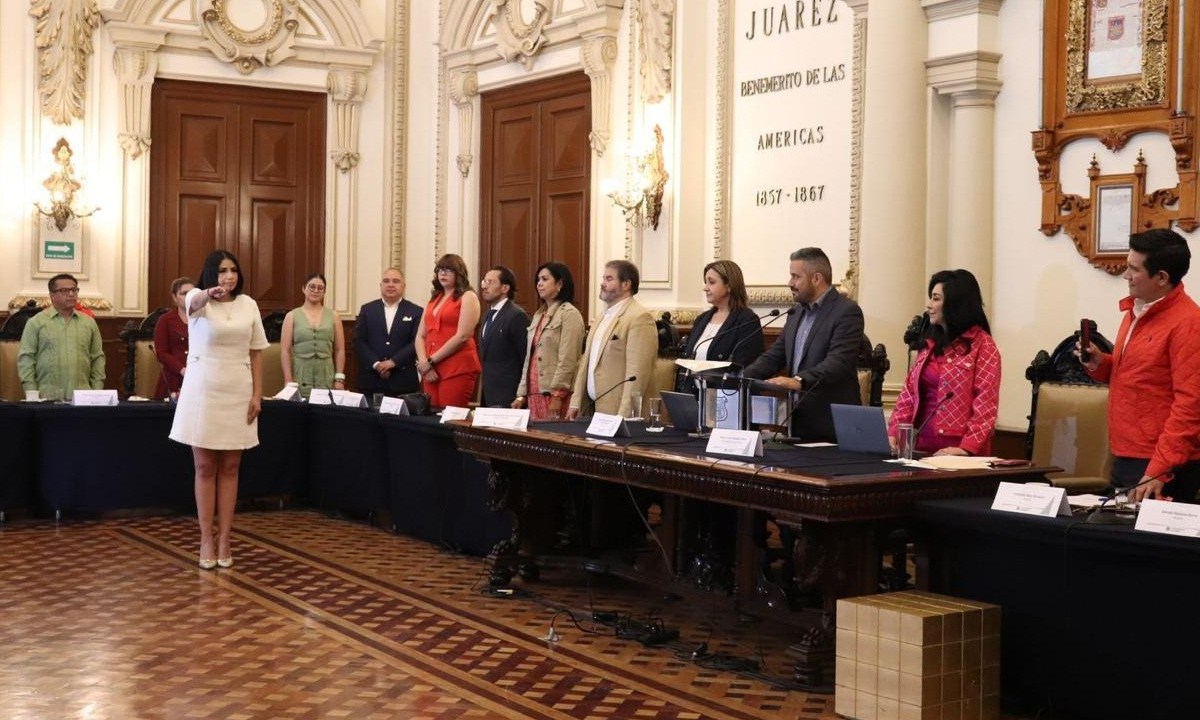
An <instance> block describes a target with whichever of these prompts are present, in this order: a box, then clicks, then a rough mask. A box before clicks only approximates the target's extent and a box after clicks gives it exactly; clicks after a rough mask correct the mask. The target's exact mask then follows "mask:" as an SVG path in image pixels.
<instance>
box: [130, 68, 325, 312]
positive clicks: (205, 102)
mask: <svg viewBox="0 0 1200 720" xmlns="http://www.w3.org/2000/svg"><path fill="white" fill-rule="evenodd" d="M325 104H326V99H325V96H324V95H321V94H318V93H302V92H293V91H280V90H266V89H260V88H248V87H241V86H232V85H218V84H212V83H191V82H180V81H172V80H160V81H156V82H155V87H154V100H153V110H152V115H153V119H152V132H153V137H154V138H155V143H154V152H153V153H152V154H151V163H152V164H151V178H152V181H151V191H150V227H151V234H150V278H149V281H150V284H149V290H150V304H151V306H155V305H158V304H160V303H161V302H162V300H160V298H165V297H166V287H167V286H168V285H169V284H170V281H171V279H172V278H174V277H176V276H179V275H190V276H194V275H195V274H196V273H198V272H199V271H200V267H201V263H202V262H203V260H204V256H205V255H207V254H208V253H210V252H212V251H213V250H214V249H216V248H225V249H228V250H230V251H232V252H233V253H234V254H236V255H237V256H238V260H239V261H240V262H241V264H242V269H243V270H244V271H245V273H246V279H247V290H248V292H249V293H250V294H251V295H252V296H253V297H254V298H255V299H256V300H257V301H258V303H259V306H260V307H262V309H263V310H277V309H287V308H291V307H294V306H295V305H296V304H297V302H298V301H299V292H300V286H301V285H302V284H303V279H304V276H305V275H306V274H308V273H309V272H313V271H317V270H322V269H323V268H322V267H321V264H322V262H323V258H324V226H325V213H324V195H325V173H324V167H325V166H324V155H325Z"/></svg>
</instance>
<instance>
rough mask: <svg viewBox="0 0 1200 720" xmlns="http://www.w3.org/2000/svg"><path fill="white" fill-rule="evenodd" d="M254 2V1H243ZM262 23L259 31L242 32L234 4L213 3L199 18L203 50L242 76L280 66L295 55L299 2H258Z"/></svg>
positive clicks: (229, 0) (228, 1)
mask: <svg viewBox="0 0 1200 720" xmlns="http://www.w3.org/2000/svg"><path fill="white" fill-rule="evenodd" d="M242 1H243V2H250V3H252V2H254V1H255V0H242ZM257 2H259V3H261V4H262V10H263V13H262V15H263V19H262V21H261V22H260V23H259V25H258V27H252V28H243V27H240V26H239V25H238V24H237V21H236V20H234V18H233V17H232V16H231V15H230V12H229V7H230V5H231V4H232V0H212V7H210V8H209V9H208V10H205V11H204V12H203V13H202V14H201V16H200V32H201V33H203V34H204V41H203V42H202V43H200V44H201V45H202V46H204V47H206V48H208V49H209V50H210V51H212V53H213V55H215V56H216V57H217V59H219V60H222V61H224V62H227V63H231V64H233V65H234V66H235V67H237V69H238V71H239V72H241V73H242V74H243V75H249V74H250V73H252V72H254V71H255V70H257V69H258V68H260V67H264V66H265V67H271V66H274V65H278V64H279V63H281V62H283V61H284V60H286V59H288V58H290V57H292V56H293V55H295V54H296V50H295V45H296V29H297V28H298V27H299V26H300V22H299V21H298V20H297V19H296V0H257Z"/></svg>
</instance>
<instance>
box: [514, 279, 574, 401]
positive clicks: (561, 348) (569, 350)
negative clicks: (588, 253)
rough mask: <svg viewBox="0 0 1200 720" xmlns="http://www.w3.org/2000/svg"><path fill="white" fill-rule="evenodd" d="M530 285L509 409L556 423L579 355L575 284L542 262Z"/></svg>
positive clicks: (569, 398)
mask: <svg viewBox="0 0 1200 720" xmlns="http://www.w3.org/2000/svg"><path fill="white" fill-rule="evenodd" d="M533 282H534V286H535V287H536V288H537V295H538V309H537V311H536V312H534V314H533V317H532V318H530V321H529V332H528V333H527V335H528V337H529V340H528V346H527V347H526V349H525V366H524V368H523V369H522V370H521V384H520V386H518V387H517V399H516V400H513V404H512V406H513V407H514V408H523V407H528V408H529V417H530V418H531V419H533V420H558V419H560V418H562V416H563V413H564V412H566V410H567V407H568V406H569V405H570V404H571V389H572V388H573V387H574V386H575V371H576V370H577V369H578V368H579V356H580V355H582V354H583V335H584V332H585V328H584V322H583V314H582V313H580V312H579V309H578V308H576V307H575V304H574V303H575V281H574V280H573V279H572V278H571V270H570V269H569V268H568V267H567V266H566V265H564V264H562V263H560V262H555V261H553V260H552V261H550V262H547V263H542V265H541V266H540V267H538V269H537V272H535V273H534V275H533Z"/></svg>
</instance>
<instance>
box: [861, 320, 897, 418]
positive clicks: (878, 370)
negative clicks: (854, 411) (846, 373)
mask: <svg viewBox="0 0 1200 720" xmlns="http://www.w3.org/2000/svg"><path fill="white" fill-rule="evenodd" d="M891 367H892V361H891V360H889V359H888V355H887V348H886V347H884V346H883V344H882V343H880V344H879V345H876V346H875V347H873V348H872V347H871V340H870V339H869V338H868V337H867V336H866V335H863V338H862V344H861V346H860V347H859V350H858V391H859V394H860V396H861V399H862V404H863V405H873V406H875V407H883V376H884V375H886V374H887V371H888V370H889V369H890V368H891Z"/></svg>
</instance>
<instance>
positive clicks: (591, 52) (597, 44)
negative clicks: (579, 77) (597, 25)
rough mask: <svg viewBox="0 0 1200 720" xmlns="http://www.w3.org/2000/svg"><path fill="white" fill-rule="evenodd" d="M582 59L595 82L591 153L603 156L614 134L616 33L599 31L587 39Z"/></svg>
mask: <svg viewBox="0 0 1200 720" xmlns="http://www.w3.org/2000/svg"><path fill="white" fill-rule="evenodd" d="M579 61H580V63H581V64H582V65H583V71H584V72H585V73H587V76H588V79H590V80H591V81H592V132H591V134H589V135H588V140H589V141H590V142H591V144H592V152H594V153H596V156H597V157H604V152H605V151H606V150H608V140H609V138H610V137H611V135H612V129H611V127H610V123H609V118H610V116H611V109H612V69H613V65H614V64H615V63H616V61H617V38H616V36H615V35H609V34H598V35H593V36H591V37H587V38H584V40H583V44H582V45H580V46H579Z"/></svg>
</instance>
